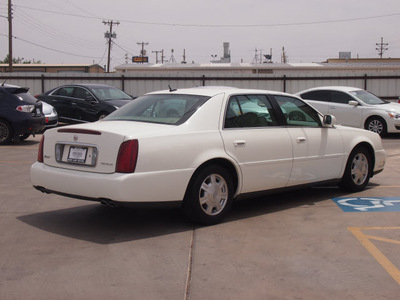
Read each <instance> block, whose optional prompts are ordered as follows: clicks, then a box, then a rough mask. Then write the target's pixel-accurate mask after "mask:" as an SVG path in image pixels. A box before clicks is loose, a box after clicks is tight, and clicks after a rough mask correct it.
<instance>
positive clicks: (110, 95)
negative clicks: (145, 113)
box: [90, 86, 132, 101]
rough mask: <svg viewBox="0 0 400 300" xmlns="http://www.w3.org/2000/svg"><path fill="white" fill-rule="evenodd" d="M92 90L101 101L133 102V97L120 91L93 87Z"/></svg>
mask: <svg viewBox="0 0 400 300" xmlns="http://www.w3.org/2000/svg"><path fill="white" fill-rule="evenodd" d="M90 90H91V91H92V92H93V94H94V95H95V96H96V98H97V99H99V100H100V101H105V100H132V97H131V96H129V95H128V94H127V93H125V92H123V91H121V90H120V89H117V88H114V87H109V86H101V87H91V88H90Z"/></svg>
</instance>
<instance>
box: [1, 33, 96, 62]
mask: <svg viewBox="0 0 400 300" xmlns="http://www.w3.org/2000/svg"><path fill="white" fill-rule="evenodd" d="M0 35H1V36H5V37H7V35H5V34H1V33H0ZM13 38H14V39H16V40H20V41H22V42H25V43H28V44H31V45H34V46H37V47H40V48H43V49H46V50H50V51H54V52H58V53H62V54H67V55H71V56H77V57H84V58H92V59H93V58H101V57H99V56H87V55H80V54H75V53H70V52H65V51H61V50H57V49H53V48H49V47H47V46H43V45H39V44H36V43H34V42H30V41H27V40H25V39H22V38H19V37H16V36H13Z"/></svg>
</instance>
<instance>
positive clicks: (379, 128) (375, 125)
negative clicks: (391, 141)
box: [365, 116, 387, 136]
mask: <svg viewBox="0 0 400 300" xmlns="http://www.w3.org/2000/svg"><path fill="white" fill-rule="evenodd" d="M365 129H367V130H369V131H373V132H376V133H377V134H379V135H380V136H384V135H385V134H386V132H387V126H386V122H385V120H384V119H382V118H380V117H376V116H373V117H370V118H368V120H367V121H366V122H365Z"/></svg>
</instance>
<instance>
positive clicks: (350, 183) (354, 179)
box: [340, 147, 372, 192]
mask: <svg viewBox="0 0 400 300" xmlns="http://www.w3.org/2000/svg"><path fill="white" fill-rule="evenodd" d="M371 173H372V164H371V156H370V154H369V152H368V150H367V149H366V148H365V147H358V148H355V149H354V150H353V151H352V152H351V154H350V156H349V159H348V161H347V165H346V169H345V171H344V174H343V177H342V180H341V182H340V187H341V188H342V189H343V190H345V191H348V192H358V191H361V190H363V189H364V188H365V187H366V186H367V184H368V182H369V179H370V178H371Z"/></svg>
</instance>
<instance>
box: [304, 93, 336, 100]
mask: <svg viewBox="0 0 400 300" xmlns="http://www.w3.org/2000/svg"><path fill="white" fill-rule="evenodd" d="M300 97H301V98H303V99H307V100H316V101H323V102H330V101H331V92H330V91H311V92H307V93H304V94H301V95H300Z"/></svg>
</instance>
